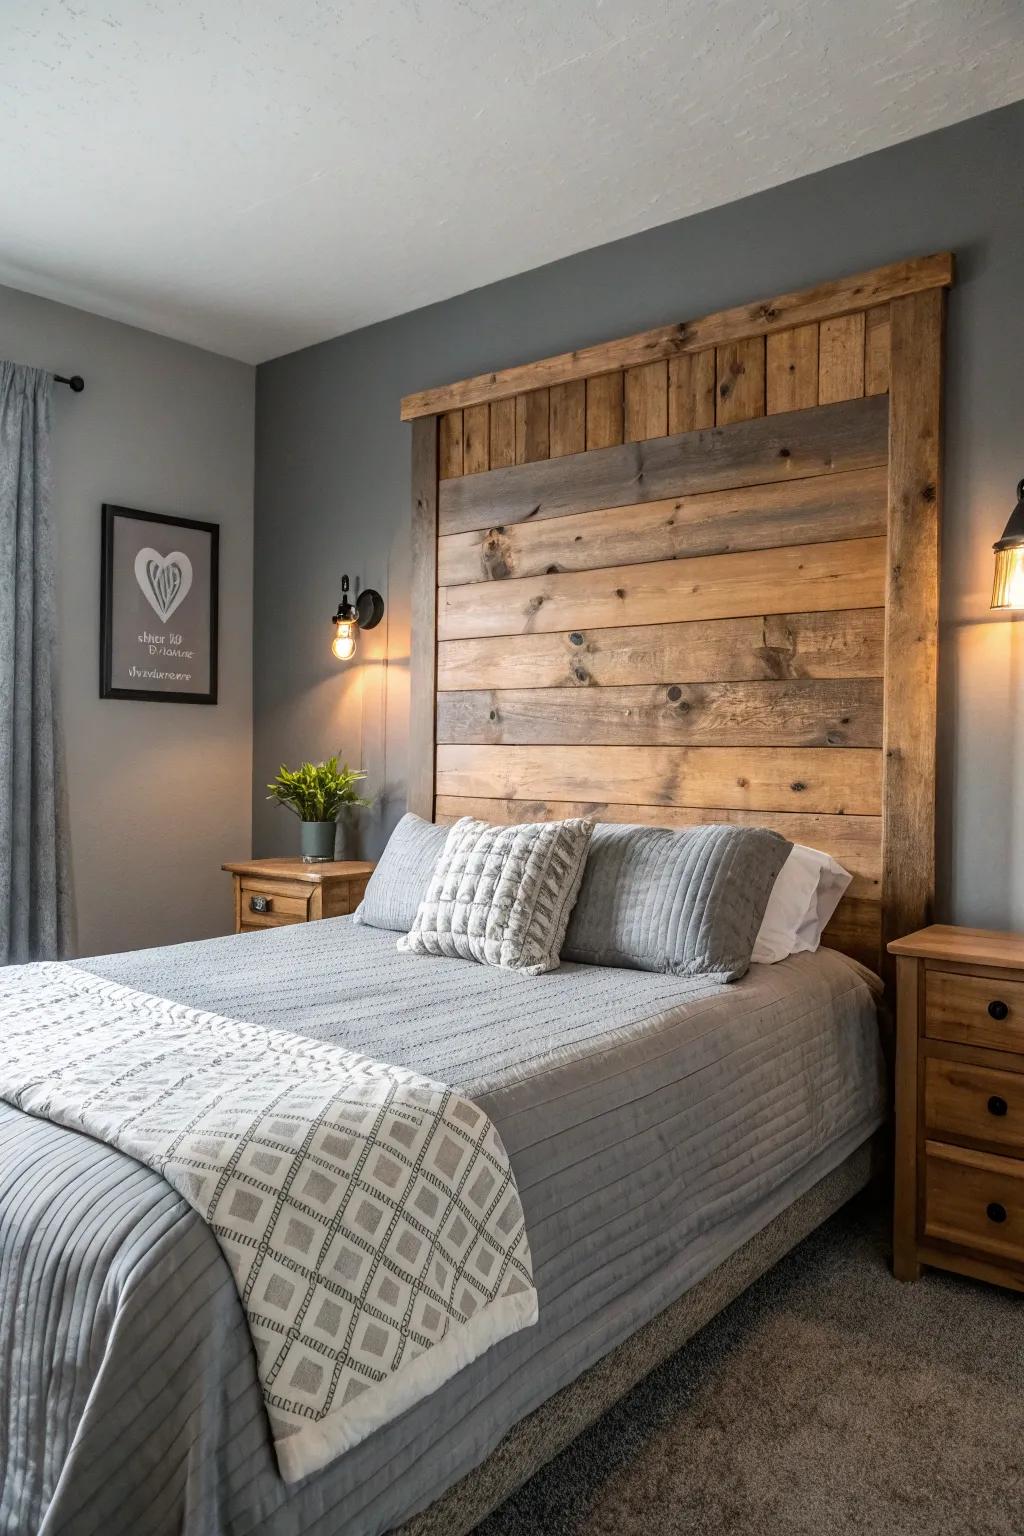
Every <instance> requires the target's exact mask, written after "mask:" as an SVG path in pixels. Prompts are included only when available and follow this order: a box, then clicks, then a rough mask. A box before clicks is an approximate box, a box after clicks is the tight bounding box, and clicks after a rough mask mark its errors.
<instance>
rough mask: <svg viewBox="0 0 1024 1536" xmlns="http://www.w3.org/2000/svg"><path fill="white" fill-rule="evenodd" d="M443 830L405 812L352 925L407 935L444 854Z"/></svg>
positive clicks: (373, 875)
mask: <svg viewBox="0 0 1024 1536" xmlns="http://www.w3.org/2000/svg"><path fill="white" fill-rule="evenodd" d="M447 836H448V829H447V827H438V826H435V825H434V823H433V822H432V821H424V820H423V818H422V816H416V815H414V814H413V812H412V811H407V812H406V814H405V815H404V816H403V817H402V819H401V821H400V822H399V823H398V826H397V827H396V828H395V830H394V831H393V832H392V834H391V836H390V837H389V838H388V845H387V847H386V848H385V849H384V852H383V853H382V854H381V856H380V861H379V862H378V864H377V868H376V869H375V870H374V872H373V874H372V875H371V876H370V883H369V884H368V885H367V887H366V894H365V896H364V897H363V899H362V901H361V902H360V903H359V905H358V907H357V908H356V910H355V912H354V913H353V922H356V923H365V925H366V927H367V928H390V929H391V930H392V932H394V933H407V932H408V930H409V929H410V928H411V927H412V925H413V923H414V922H415V921H416V913H417V911H418V910H419V905H420V902H421V901H422V900H423V898H424V896H425V895H426V893H427V887H428V885H429V884H430V877H431V875H432V874H433V873H434V870H435V868H436V867H437V861H438V859H439V858H440V857H441V854H442V853H443V852H444V845H445V841H446V839H447Z"/></svg>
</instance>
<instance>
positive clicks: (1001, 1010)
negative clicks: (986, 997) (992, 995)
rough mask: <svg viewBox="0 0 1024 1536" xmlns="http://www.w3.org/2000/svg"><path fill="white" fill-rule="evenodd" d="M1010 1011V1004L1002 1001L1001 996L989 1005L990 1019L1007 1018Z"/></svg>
mask: <svg viewBox="0 0 1024 1536" xmlns="http://www.w3.org/2000/svg"><path fill="white" fill-rule="evenodd" d="M1009 1011H1010V1009H1009V1006H1008V1005H1007V1004H1006V1003H1004V1002H1001V1001H1000V999H999V998H996V999H995V1001H994V1002H991V1003H989V1005H988V1016H989V1018H990V1019H1005V1018H1006V1015H1007V1014H1008V1013H1009Z"/></svg>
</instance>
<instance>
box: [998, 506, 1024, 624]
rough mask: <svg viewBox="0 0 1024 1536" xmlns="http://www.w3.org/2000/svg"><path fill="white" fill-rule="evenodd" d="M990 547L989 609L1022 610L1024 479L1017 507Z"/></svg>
mask: <svg viewBox="0 0 1024 1536" xmlns="http://www.w3.org/2000/svg"><path fill="white" fill-rule="evenodd" d="M992 548H993V549H994V550H995V555H996V574H995V580H994V581H993V583H992V604H991V606H992V607H993V608H1024V480H1021V481H1020V483H1019V484H1018V486H1017V505H1016V507H1015V508H1014V509H1013V511H1012V512H1011V514H1010V521H1009V522H1008V523H1007V525H1006V527H1005V528H1004V529H1003V536H1002V538H1001V539H1000V540H999V542H998V543H997V544H993V546H992Z"/></svg>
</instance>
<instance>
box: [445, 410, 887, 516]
mask: <svg viewBox="0 0 1024 1536" xmlns="http://www.w3.org/2000/svg"><path fill="white" fill-rule="evenodd" d="M888 425H889V410H888V402H887V399H886V397H885V396H875V397H873V398H871V399H864V400H847V401H842V402H840V403H838V404H836V405H828V406H819V407H817V408H816V409H815V410H813V411H790V412H788V413H785V414H782V415H778V416H766V417H760V418H758V419H756V420H754V421H743V422H737V423H735V424H734V425H733V426H728V427H711V428H706V429H705V430H703V431H700V432H684V433H680V434H678V435H677V436H675V437H658V438H651V439H650V440H648V441H647V442H642V443H623V444H621V445H619V446H618V447H613V448H602V449H596V450H591V451H588V452H586V453H577V454H568V455H566V456H565V457H564V458H558V459H549V460H546V461H545V462H542V463H539V464H516V465H513V466H512V467H511V468H506V469H492V470H491V471H490V472H489V473H488V474H484V475H467V476H463V477H461V478H459V479H452V480H446V481H445V483H444V484H443V485H442V486H441V487H440V492H439V504H438V516H439V519H440V521H439V532H440V533H442V534H452V533H466V532H469V531H470V530H472V529H479V528H492V527H494V526H496V525H498V524H500V525H503V526H505V527H508V526H509V525H510V524H512V523H524V522H540V521H542V520H543V519H545V518H555V517H569V516H574V515H576V514H577V513H579V512H591V511H595V510H597V509H598V508H600V507H621V506H629V505H632V504H634V503H637V502H646V501H662V500H664V499H665V498H666V497H669V496H674V497H679V496H693V495H697V494H701V493H704V492H707V491H719V490H736V489H739V488H740V487H743V486H748V485H768V484H771V483H772V482H775V481H782V480H800V479H804V478H805V477H807V476H812V475H825V474H841V473H845V472H847V471H849V470H857V469H870V468H872V467H875V466H877V465H879V464H884V463H885V462H886V455H887V451H888ZM460 462H461V459H460Z"/></svg>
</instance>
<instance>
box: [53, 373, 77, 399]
mask: <svg viewBox="0 0 1024 1536" xmlns="http://www.w3.org/2000/svg"><path fill="white" fill-rule="evenodd" d="M53 382H54V383H55V384H67V385H69V386H70V388H71V391H72V393H73V394H76V395H80V394H81V393H82V390H83V389H84V388H85V380H84V379H83V378H82V375H81V374H80V373H73V374H72V375H71V377H70V379H66V378H65V377H64V375H63V374H62V373H55V374H54V376H53Z"/></svg>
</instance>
